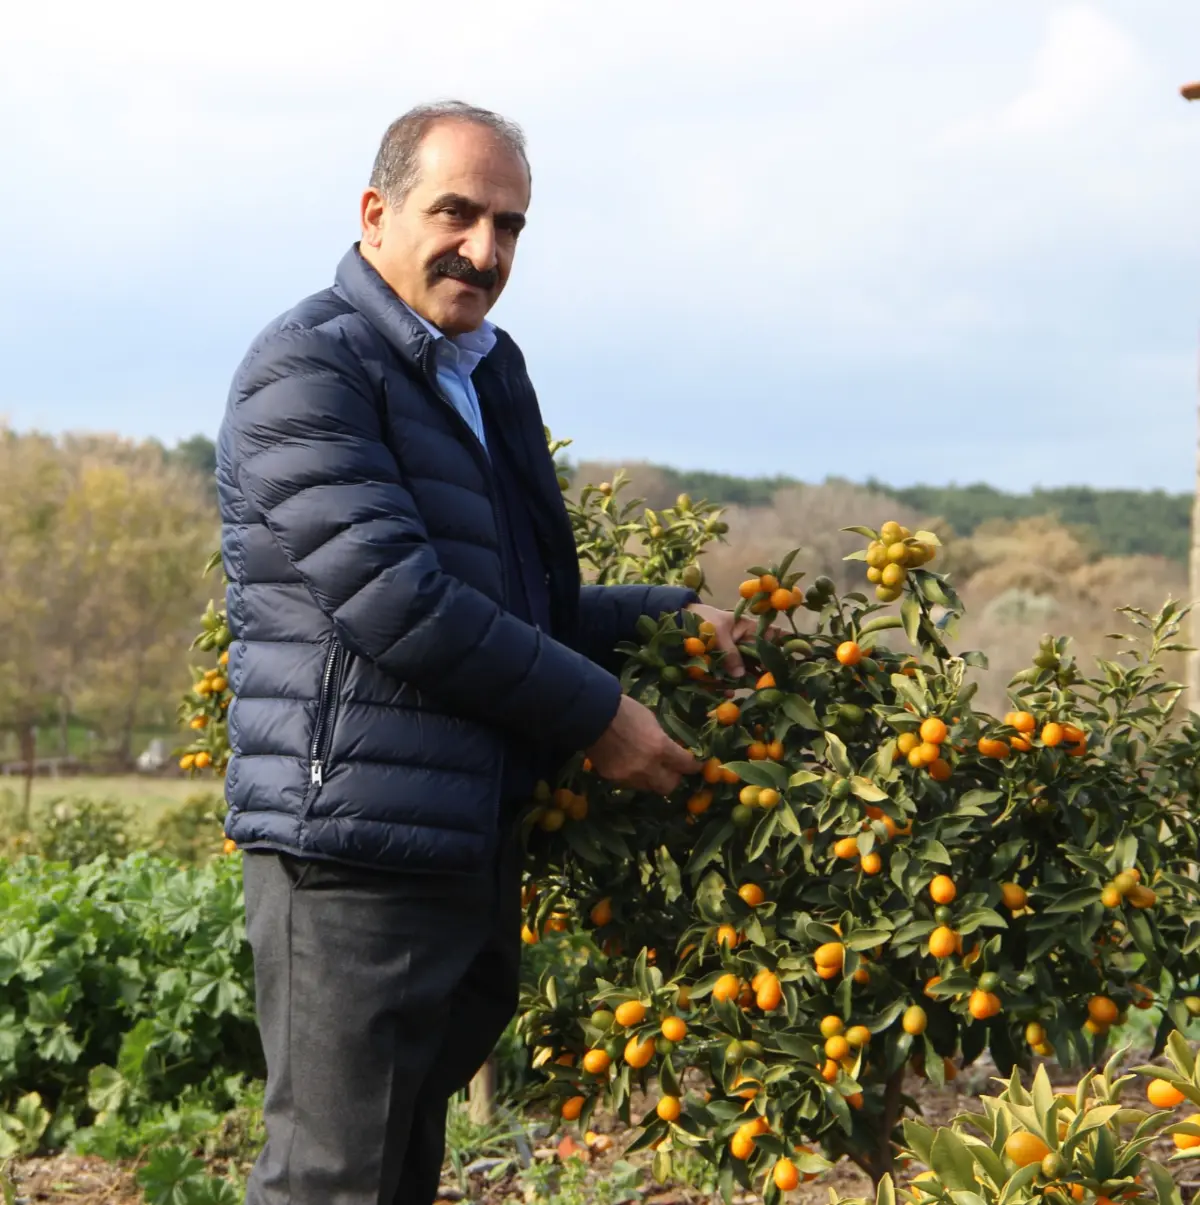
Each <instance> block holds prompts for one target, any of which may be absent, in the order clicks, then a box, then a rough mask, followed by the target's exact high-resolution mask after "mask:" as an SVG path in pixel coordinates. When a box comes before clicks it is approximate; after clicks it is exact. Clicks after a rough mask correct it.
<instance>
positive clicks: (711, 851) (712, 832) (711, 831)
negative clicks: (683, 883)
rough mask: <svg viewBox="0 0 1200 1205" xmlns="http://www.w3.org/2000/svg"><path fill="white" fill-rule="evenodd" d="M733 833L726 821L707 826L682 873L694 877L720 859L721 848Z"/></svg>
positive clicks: (731, 827)
mask: <svg viewBox="0 0 1200 1205" xmlns="http://www.w3.org/2000/svg"><path fill="white" fill-rule="evenodd" d="M735 831H736V830H735V829H734V827H733V824H732V823H731V822H730V821H728V820H726V821H724V822H723V823H721V824H711V825H709V826H708V827H707V828H706V829H705V830H704V833H703V834H702V835H701V837H700V839H699V840H698V841H697V842H696V844H695V847H694V848H693V849H692V856H691V857H690V858H689V859H688V863H687V866H685V867H684V872H685V873H686V874H689V875H694V874H696V873H697V872H698V871H701V870H703V869H704V867H705V866H707V865H708V864H709V863H710V862H712V861H713V860H714V859H716V858H718V857H720V855H721V847H722V846H723V845H724V844H725V842H726V841H728V840H729V838H730V837H732V836H733V834H734V832H735Z"/></svg>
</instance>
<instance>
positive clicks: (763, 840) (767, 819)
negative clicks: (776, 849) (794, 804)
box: [746, 808, 779, 862]
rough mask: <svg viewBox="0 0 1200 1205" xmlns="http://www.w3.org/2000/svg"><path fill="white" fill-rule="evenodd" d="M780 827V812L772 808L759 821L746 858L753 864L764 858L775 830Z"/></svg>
mask: <svg viewBox="0 0 1200 1205" xmlns="http://www.w3.org/2000/svg"><path fill="white" fill-rule="evenodd" d="M778 827H779V811H778V809H777V808H772V809H771V811H769V812H767V813H766V815H765V816H763V817H762V819H761V820H759V822H758V824H757V826H756V827H755V829H754V836H753V838H752V839H751V841H750V848H749V849H747V850H746V857H747V858H748V859H749V860H750V861H751V862H756V861H757V860H758V859H759V858H760V857H762V854H763V851H764V850H765V849H766V848H767V846H768V845H769V844H770V843H771V838H772V837H773V836H774V835H775V830H776V829H777V828H778Z"/></svg>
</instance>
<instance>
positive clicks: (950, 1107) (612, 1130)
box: [9, 1066, 1200, 1205]
mask: <svg viewBox="0 0 1200 1205" xmlns="http://www.w3.org/2000/svg"><path fill="white" fill-rule="evenodd" d="M988 1075H989V1072H988V1069H986V1068H984V1067H982V1066H980V1067H976V1068H972V1069H971V1070H970V1071H969V1072H967V1073H964V1075H962V1076H961V1077H960V1079H959V1080H958V1082H957V1083H956V1084H955V1085H954V1086H953V1087H947V1088H944V1089H936V1088H933V1087H931V1086H930V1085H928V1084H918V1083H914V1084H913V1085H912V1088H911V1089H910V1090H912V1091H913V1092H914V1094H915V1095H916V1097H917V1099H918V1101H919V1103H920V1105H921V1109H922V1112H923V1115H924V1117H925V1119H926V1120H927V1121H928V1122H929V1123H930V1124H934V1125H937V1124H946V1123H947V1122H949V1121H950V1120H951V1118H953V1117H954V1116H956V1115H957V1114H958V1113H960V1112H962V1111H964V1110H965V1109H967V1108H970V1107H971V1101H972V1099H973V1096H972V1094H978V1093H980V1092H987V1091H990V1090H991V1089H992V1088H994V1086H995V1084H994V1081H990V1080H989V1079H988ZM1068 1087H1070V1088H1072V1089H1073V1087H1074V1085H1073V1082H1070V1081H1067V1080H1063V1081H1062V1083H1061V1088H1062V1090H1064V1091H1065V1090H1067V1088H1068ZM1129 1097H1130V1103H1131V1104H1138V1103H1141V1100H1140V1096H1139V1094H1138V1089H1137V1087H1136V1086H1135V1085H1131V1087H1130V1089H1129ZM614 1122H615V1119H612V1118H608V1119H604V1118H601V1119H599V1120H597V1121H596V1122H594V1126H595V1129H596V1132H597V1133H608V1134H610V1135H611V1137H612V1138H613V1146H612V1148H611V1149H610V1150H609V1151H607V1152H605V1153H604V1154H602V1155H595V1156H590V1155H589V1153H588V1152H587V1151H586V1150H584V1149H582V1148H580V1151H579V1152H578V1153H579V1155H580V1157H582V1158H584V1159H585V1160H587V1161H588V1162H589V1163H590V1168H589V1172H590V1175H591V1176H592V1177H593V1178H595V1179H597V1180H604V1179H608V1178H610V1176H611V1168H612V1166H613V1164H614V1163H615V1162H616V1161H617V1160H618V1159H620V1158H621V1157H622V1152H623V1149H624V1147H625V1146H626V1145H627V1144H628V1141H629V1135H628V1134H622V1133H620V1131H619V1129H618V1126H619V1123H617V1124H614ZM561 1137H562V1134H561V1133H560V1132H555V1133H552V1134H550V1135H549V1136H548V1137H546V1138H544V1139H543V1140H542V1141H541V1143H540V1144H539V1145H540V1147H541V1148H542V1149H541V1150H540V1152H539V1153H541V1154H542V1155H545V1154H547V1153H548V1150H549V1148H553V1147H557V1145H558V1143H559V1141H560V1139H561ZM1174 1149H1175V1148H1174V1146H1173V1145H1172V1143H1171V1141H1170V1139H1163V1140H1159V1141H1158V1142H1156V1143H1155V1145H1154V1147H1153V1148H1152V1150H1151V1151H1150V1154H1151V1155H1152V1156H1153V1157H1154V1158H1156V1159H1158V1160H1160V1161H1162V1162H1164V1163H1165V1162H1166V1160H1167V1159H1168V1158H1169V1157H1170V1155H1172V1154H1173V1153H1174ZM630 1161H631V1162H634V1163H638V1164H641V1163H644V1162H648V1158H647V1157H646V1156H645V1155H644V1154H639V1155H635V1156H633V1157H632V1159H631V1160H630ZM1171 1166H1172V1171H1173V1172H1174V1174H1175V1178H1176V1181H1177V1182H1178V1183H1179V1185H1180V1187H1181V1189H1182V1190H1183V1199H1184V1201H1185V1202H1192V1201H1195V1200H1196V1199H1197V1189H1198V1188H1200V1162H1184V1163H1176V1164H1174V1165H1171ZM135 1170H136V1169H135V1167H134V1166H133V1165H132V1164H131V1163H119V1164H110V1163H106V1162H105V1161H104V1160H101V1159H97V1158H94V1157H84V1156H73V1155H55V1156H49V1157H45V1158H36V1159H26V1160H18V1161H14V1163H13V1164H12V1165H11V1167H10V1169H9V1171H10V1174H11V1175H12V1177H13V1180H14V1183H15V1187H16V1191H17V1199H18V1202H28V1203H29V1205H34V1203H36V1205H67V1203H68V1202H70V1203H71V1205H140V1203H141V1201H142V1196H141V1193H140V1191H139V1190H138V1188H137V1185H136V1182H135V1179H134V1172H135ZM213 1170H214V1171H217V1170H224V1169H223V1168H222V1169H217V1168H214V1169H213ZM241 1170H242V1172H243V1174H244V1173H245V1172H246V1171H248V1170H249V1167H248V1165H243V1166H242V1168H241ZM913 1170H914V1171H915V1170H919V1169H916V1168H914V1169H913ZM452 1179H453V1177H451V1176H449V1175H448V1176H447V1178H446V1182H447V1185H449V1183H450V1182H451V1181H452ZM831 1188H832V1189H833V1190H834V1191H835V1192H836V1193H837V1194H838V1195H839V1196H871V1195H873V1194H872V1193H871V1188H870V1183H869V1181H868V1180H867V1178H866V1177H865V1176H864V1175H863V1174H862V1173H861V1172H860V1171H859V1170H858V1169H857V1168H855V1167H854V1166H852V1165H851V1164H849V1163H848V1162H845V1161H843V1162H842V1163H841V1164H839V1165H838V1166H837V1167H835V1168H834V1169H833V1171H831V1172H829V1173H827V1174H826V1175H824V1176H821V1177H820V1178H818V1179H817V1180H814V1181H812V1182H811V1183H808V1184H804V1185H802V1186H801V1187H800V1188H799V1189H797V1190H796V1191H795V1192H794V1193H792V1194H791V1196H790V1197H789V1198H788V1201H789V1205H793V1203H794V1205H818V1202H820V1203H821V1205H825V1203H827V1202H828V1201H829V1191H830V1189H831ZM440 1199H441V1200H442V1201H445V1202H454V1201H459V1200H466V1201H472V1202H480V1203H482V1205H517V1203H520V1205H526V1201H527V1198H526V1195H525V1192H524V1189H523V1188H522V1186H521V1184H520V1182H519V1180H518V1178H517V1176H516V1175H510V1176H505V1177H504V1178H502V1179H501V1180H499V1181H496V1182H495V1183H491V1184H486V1183H485V1182H484V1181H483V1180H482V1178H480V1177H473V1178H472V1180H471V1184H470V1188H469V1191H468V1193H467V1194H466V1195H465V1196H462V1195H460V1190H451V1191H449V1192H447V1193H446V1195H445V1196H444V1197H442V1198H440ZM719 1200H720V1198H719V1196H717V1195H708V1194H705V1193H703V1192H701V1191H698V1190H696V1189H695V1188H693V1187H690V1186H688V1185H685V1184H678V1183H671V1182H668V1183H666V1184H662V1185H654V1184H649V1185H648V1186H647V1187H645V1188H644V1189H643V1192H642V1196H641V1197H640V1201H641V1205H717V1202H719ZM739 1201H740V1203H741V1205H755V1203H757V1202H758V1201H759V1198H758V1197H757V1196H754V1195H750V1196H743V1197H741V1198H739Z"/></svg>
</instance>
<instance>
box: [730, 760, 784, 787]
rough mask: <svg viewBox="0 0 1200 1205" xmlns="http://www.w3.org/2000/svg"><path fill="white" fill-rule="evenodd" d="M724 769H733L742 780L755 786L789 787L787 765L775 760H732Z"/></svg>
mask: <svg viewBox="0 0 1200 1205" xmlns="http://www.w3.org/2000/svg"><path fill="white" fill-rule="evenodd" d="M724 769H726V770H732V771H733V772H734V773H735V774H736V775H737V776H738V778H740V779H741V780H742V782H748V783H750V785H751V786H755V787H774V788H775V789H776V790H777V791H786V790H787V787H788V771H787V767H786V766H785V765H783V764H782V763H780V762H775V761H731V762H726V763H725V764H724Z"/></svg>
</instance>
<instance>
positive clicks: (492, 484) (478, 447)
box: [421, 339, 509, 807]
mask: <svg viewBox="0 0 1200 1205" xmlns="http://www.w3.org/2000/svg"><path fill="white" fill-rule="evenodd" d="M435 355H436V351H435V348H434V340H433V339H429V340H428V341H427V342H426V344H425V351H424V354H423V356H422V358H421V371H422V372H424V374H425V381H426V384H428V385H429V387H430V389H432V390H433V395H434V397H436V398H438V399H439V400H440V401H441V402H442V404H443V405H444V406H445V407H446V409H447V410H449V411H450V414H451V418H452V421H455V422H457V423H458V426H459V429H460V430H461V431H462V432H463V433H464V435H465V437H466V445H467V449H468V450H469V451H470V453H471V455H472V456H474V457H475V460H476V462H477V463H478V465H479V467H480V469H481V470H482V472H483V479H484V481H485V482H486V483H487V489H488V500H489V501H490V502H491V504H492V514H493V515H495V516H496V526H497V528H498V529H499V527H500V526H501V524H502V523H503V521H504V520H503V516H502V515H501V513H500V499H499V498H498V497H497V495H496V476H495V470H494V469H493V468H492V460H491V457H490V456H489V455H488V450H487V448H486V447H484V445H483V441H482V440H481V439H480V438H479V437H478V436H477V435H476V434H475V432H474V431H472V430H471V424H470V423H468V422H467V420H466V419H465V418H463V416H462V415H461V414H459V412H458V407H457V406H455V404H454V403H453V402H452V401H451V400H450V399H449V398H448V397H447V396H446V395H445V394H444V393H443V392H442V387H441V385H440V384H439V383H438V379H437V368H436V366H435V365H434V356H435ZM479 416H480V422H481V423H482V422H483V407H482V405H481V406H480V411H479ZM501 538H504V537H503V534H501ZM500 565H501V569H502V571H503V565H504V558H503V556H502V557H501V558H500ZM503 585H504V597H505V598H506V599H507V598H508V596H509V584H508V575H507V574H506V573H505V574H504V575H503ZM507 761H508V754H507V753H506V752H505V750H504V747H503V745H502V746H501V748H500V766H499V773H498V774H497V776H496V804H497V807H498V806H499V803H500V798H499V795H500V784H501V783H502V782H503V781H504V767H505V763H506V762H507Z"/></svg>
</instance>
